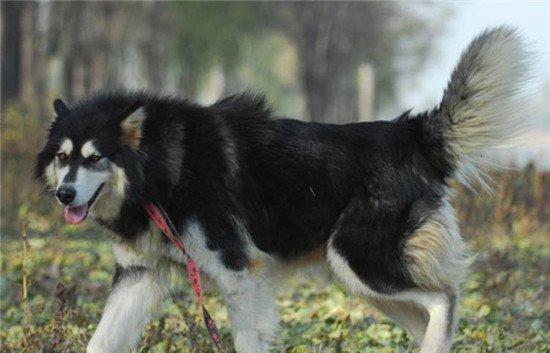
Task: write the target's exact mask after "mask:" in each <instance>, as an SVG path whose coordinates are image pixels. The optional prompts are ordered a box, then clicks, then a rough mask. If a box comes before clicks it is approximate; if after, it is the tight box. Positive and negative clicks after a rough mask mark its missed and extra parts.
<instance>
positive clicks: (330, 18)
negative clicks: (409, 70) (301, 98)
mask: <svg viewBox="0 0 550 353" xmlns="http://www.w3.org/2000/svg"><path fill="white" fill-rule="evenodd" d="M257 9H258V11H259V13H260V14H261V16H262V17H263V18H265V19H266V20H267V21H268V24H269V25H270V27H271V28H273V29H275V30H278V31H282V32H284V33H285V34H286V35H288V36H289V37H290V38H292V40H293V41H294V42H295V44H296V46H297V47H298V53H299V62H300V79H301V83H302V88H303V90H304V93H305V96H306V107H307V109H306V110H307V114H308V115H309V118H310V120H314V121H319V122H338V123H345V122H353V121H357V114H358V112H357V109H358V108H357V107H358V104H357V97H358V93H357V87H358V84H357V70H358V67H359V65H360V64H361V63H362V62H369V63H370V64H372V65H373V66H374V68H375V70H376V96H375V97H376V99H375V105H376V107H377V108H379V107H380V106H381V105H383V104H384V103H386V102H388V101H392V100H393V99H394V96H395V85H396V82H397V78H398V70H397V68H396V65H397V63H398V62H399V59H400V58H401V57H403V56H410V57H411V58H410V59H414V61H415V64H416V65H415V66H414V70H416V71H418V69H419V67H420V66H421V64H422V63H424V62H425V58H426V53H427V51H429V49H430V48H431V44H432V43H433V42H434V39H435V34H436V32H435V30H434V29H435V27H436V23H434V21H433V20H432V21H425V20H423V19H422V18H421V17H420V16H419V15H418V14H415V13H414V12H412V11H407V9H406V7H405V6H404V5H403V4H399V3H393V2H347V1H346V2H344V1H338V2H336V1H334V2H330V1H329V2H302V1H300V2H285V3H276V2H274V3H269V4H263V3H262V4H260V5H258V7H257Z"/></svg>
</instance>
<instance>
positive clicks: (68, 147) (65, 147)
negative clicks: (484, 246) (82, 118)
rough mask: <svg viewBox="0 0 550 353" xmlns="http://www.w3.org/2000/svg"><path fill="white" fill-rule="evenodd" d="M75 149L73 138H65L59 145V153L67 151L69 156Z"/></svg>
mask: <svg viewBox="0 0 550 353" xmlns="http://www.w3.org/2000/svg"><path fill="white" fill-rule="evenodd" d="M72 151H73V141H72V140H71V139H68V138H66V139H64V140H63V142H62V143H61V145H60V147H59V151H57V153H62V152H63V153H65V154H66V155H67V156H68V155H70V154H71V152H72Z"/></svg>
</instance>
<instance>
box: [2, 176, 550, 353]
mask: <svg viewBox="0 0 550 353" xmlns="http://www.w3.org/2000/svg"><path fill="white" fill-rule="evenodd" d="M547 184H548V175H547V174H545V173H542V172H540V171H537V170H536V169H535V168H533V167H532V166H531V167H528V168H526V169H525V170H523V171H521V172H511V173H509V174H507V175H506V176H505V177H504V178H501V179H499V183H498V188H497V189H496V196H495V197H492V198H491V197H479V196H475V195H474V194H472V193H470V192H466V191H464V189H462V188H458V189H457V190H458V196H459V197H458V199H457V206H458V210H459V217H460V218H461V219H462V223H463V233H464V234H465V236H466V237H467V239H468V243H469V244H470V246H471V248H472V250H473V251H474V252H476V253H477V254H478V257H477V260H476V262H475V265H474V266H473V268H472V271H471V274H470V275H469V276H468V280H467V282H466V283H465V284H464V285H463V297H462V300H461V305H460V310H459V316H460V319H459V328H458V333H457V335H456V336H455V340H454V349H453V352H455V353H458V352H464V353H466V352H468V353H469V352H471V353H482V352H483V353H489V352H494V353H502V352H524V353H542V352H550V332H549V329H550V301H548V298H547V297H548V293H549V292H548V290H549V288H548V287H549V284H550V282H549V276H548V275H549V272H550V271H549V266H550V242H549V238H550V227H549V225H548V222H547V221H548V219H547V216H546V215H547V214H548V205H549V204H548V190H549V188H548V187H547V186H548V185H547ZM32 208H33V207H31V208H30V209H32ZM30 209H28V208H23V209H22V210H21V209H20V210H19V213H20V216H19V217H20V218H23V219H28V220H29V223H28V227H20V228H14V229H13V230H11V231H10V230H8V231H7V232H4V233H7V234H8V236H5V237H4V239H3V241H2V244H1V254H2V259H1V264H2V277H1V283H0V284H1V297H2V302H1V304H2V321H1V327H2V330H1V333H0V339H1V340H2V348H1V352H2V353H4V352H5V353H7V352H21V353H26V352H67V353H70V352H83V351H84V350H85V346H86V342H87V340H88V339H89V337H90V336H91V335H92V333H93V330H94V327H95V325H96V324H97V322H98V321H99V318H100V315H101V311H102V307H103V305H104V303H105V299H106V296H107V294H108V291H109V286H110V282H111V276H112V274H113V271H114V263H113V258H112V255H111V253H110V250H109V243H108V242H107V241H106V239H105V238H103V237H102V236H101V235H99V234H98V232H97V230H94V229H93V228H90V227H88V226H83V227H80V228H76V227H69V226H62V225H61V222H60V221H59V218H60V215H59V214H57V215H56V216H53V215H52V214H51V213H47V212H46V211H41V212H39V213H33V212H31V210H30ZM38 209H40V210H48V211H51V209H50V208H48V207H45V206H44V205H42V207H41V208H38ZM53 210H54V211H55V210H57V209H55V208H54V209H53ZM57 211H59V210H57ZM21 215H22V216H21ZM23 228H25V229H27V228H28V229H27V231H26V232H24V230H23ZM23 234H26V236H27V240H26V241H23V240H22V237H21V236H18V235H23ZM319 277H320V276H317V275H315V274H314V275H313V276H309V277H305V278H302V277H300V278H298V277H296V276H294V277H291V278H290V279H289V280H288V281H286V282H284V283H285V284H284V285H280V286H279V288H281V289H282V290H281V291H280V293H279V297H278V300H279V306H280V309H281V336H280V339H279V340H278V341H277V345H276V346H275V348H274V349H273V352H289V353H302V352H335V353H343V352H348V353H354V352H382V353H391V352H393V353H397V352H410V351H412V343H411V340H410V339H409V337H408V336H407V334H406V333H405V332H404V331H403V330H402V329H401V328H400V327H399V326H396V325H394V324H393V323H392V322H390V321H388V319H386V318H385V317H383V316H382V315H380V314H378V313H377V312H375V311H374V310H373V309H372V308H371V307H369V306H368V305H367V304H366V302H365V301H364V300H363V299H362V298H357V297H352V296H348V295H347V294H346V293H345V291H344V290H343V289H342V288H341V287H340V286H339V285H338V284H335V283H334V282H330V281H327V279H319ZM176 282H177V283H175V288H176V289H175V291H174V294H173V300H167V301H166V302H165V304H164V306H163V314H162V315H161V316H160V318H159V319H157V320H155V321H154V322H152V323H151V324H150V325H149V326H148V328H147V330H146V332H145V334H144V336H143V340H142V343H141V346H140V348H139V352H189V353H191V352H197V353H201V352H212V349H211V346H210V343H209V338H208V336H207V335H206V332H205V329H204V328H203V327H202V322H201V319H200V316H199V315H198V314H197V310H196V304H195V302H194V300H193V297H192V295H191V293H190V291H189V289H188V286H187V284H186V282H185V281H181V280H180V281H176ZM207 297H208V300H207V306H208V308H210V310H211V312H212V313H213V314H214V316H215V319H216V321H217V322H218V323H219V325H220V326H221V332H222V335H223V339H224V343H225V346H226V347H232V346H231V338H230V334H229V326H228V322H227V314H226V311H225V308H224V305H223V302H222V301H221V300H220V298H219V297H218V296H217V295H216V294H215V293H209V294H208V295H207Z"/></svg>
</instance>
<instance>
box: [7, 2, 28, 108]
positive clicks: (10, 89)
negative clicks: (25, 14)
mask: <svg viewBox="0 0 550 353" xmlns="http://www.w3.org/2000/svg"><path fill="white" fill-rule="evenodd" d="M24 6H25V3H23V2H19V1H3V2H2V102H3V103H4V104H6V103H7V102H9V101H13V100H17V99H18V98H19V93H20V89H21V46H20V45H21V14H22V9H23V7H24Z"/></svg>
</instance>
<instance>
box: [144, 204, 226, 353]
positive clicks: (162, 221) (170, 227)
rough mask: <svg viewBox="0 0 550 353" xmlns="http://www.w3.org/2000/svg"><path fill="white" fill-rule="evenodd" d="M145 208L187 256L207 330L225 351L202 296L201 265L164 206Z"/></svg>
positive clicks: (220, 350) (188, 269) (188, 275)
mask: <svg viewBox="0 0 550 353" xmlns="http://www.w3.org/2000/svg"><path fill="white" fill-rule="evenodd" d="M143 208H145V211H147V214H148V215H149V218H151V220H152V221H153V222H154V223H155V224H156V225H157V227H159V229H160V230H161V231H162V233H164V235H165V236H166V238H168V239H169V240H170V242H172V244H173V245H174V246H175V247H176V248H178V249H180V250H181V252H182V254H183V257H184V258H185V265H186V267H187V277H188V279H189V282H190V283H191V287H192V288H193V291H194V292H195V294H196V296H197V300H198V302H199V304H200V306H201V307H202V317H203V319H204V325H205V326H206V330H207V331H208V334H209V335H210V338H212V342H214V345H215V346H216V348H217V349H218V352H221V353H223V347H222V342H221V337H220V333H219V331H218V328H217V326H216V323H215V322H214V320H213V319H212V317H211V316H210V313H209V312H208V310H206V307H205V306H204V297H203V296H202V284H201V273H200V270H199V267H198V266H197V263H196V262H195V260H193V259H192V258H191V257H189V255H188V254H187V253H186V252H185V247H184V246H183V242H182V241H181V240H180V238H178V237H177V236H176V235H177V234H178V231H177V229H176V227H174V224H173V223H172V222H171V221H170V218H169V217H168V215H167V214H166V212H165V211H164V210H163V209H162V207H159V206H155V205H154V204H152V203H146V204H144V205H143Z"/></svg>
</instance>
